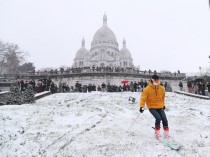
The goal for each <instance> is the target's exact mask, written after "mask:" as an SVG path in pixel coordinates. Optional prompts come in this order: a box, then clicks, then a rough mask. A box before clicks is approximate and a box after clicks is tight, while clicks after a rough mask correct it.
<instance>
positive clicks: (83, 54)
mask: <svg viewBox="0 0 210 157" xmlns="http://www.w3.org/2000/svg"><path fill="white" fill-rule="evenodd" d="M87 55H88V50H87V49H86V48H85V40H84V38H83V39H82V46H81V48H80V49H79V50H78V51H77V53H76V58H85V57H87Z"/></svg>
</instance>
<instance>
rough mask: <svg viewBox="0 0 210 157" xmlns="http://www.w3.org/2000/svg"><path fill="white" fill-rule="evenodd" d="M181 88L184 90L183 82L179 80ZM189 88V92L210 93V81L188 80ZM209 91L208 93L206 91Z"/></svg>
mask: <svg viewBox="0 0 210 157" xmlns="http://www.w3.org/2000/svg"><path fill="white" fill-rule="evenodd" d="M179 87H180V90H181V91H182V90H183V84H182V82H181V81H180V82H179ZM187 88H188V92H189V93H193V94H199V95H208V94H209V93H210V82H204V81H198V82H191V81H188V82H187ZM206 91H208V93H207V92H206Z"/></svg>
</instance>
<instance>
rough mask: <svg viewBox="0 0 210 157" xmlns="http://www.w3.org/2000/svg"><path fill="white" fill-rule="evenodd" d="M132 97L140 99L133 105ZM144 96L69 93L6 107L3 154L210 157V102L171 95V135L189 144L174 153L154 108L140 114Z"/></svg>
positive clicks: (1, 114)
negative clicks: (157, 129) (157, 134)
mask: <svg viewBox="0 0 210 157" xmlns="http://www.w3.org/2000/svg"><path fill="white" fill-rule="evenodd" d="M129 96H132V97H135V98H136V99H137V102H136V103H134V104H132V102H130V101H128V98H129ZM139 97H140V94H139V93H130V92H127V93H98V92H95V93H83V94H80V93H67V94H54V95H51V96H48V97H45V98H43V99H40V100H38V101H37V102H36V103H35V104H25V105H21V106H18V105H17V106H1V110H0V150H1V151H0V156H1V157H4V156H21V157H28V156H43V157H45V156H49V157H51V156H61V157H63V156H72V157H83V156H84V157H102V156H109V157H111V156H113V157H140V156H148V157H152V156H167V157H176V156H185V157H192V156H202V157H205V156H209V154H210V101H209V100H201V99H196V98H191V97H187V96H183V95H178V94H175V93H167V97H166V107H167V109H166V114H167V117H168V121H169V127H170V133H171V136H172V137H173V138H174V139H175V140H176V141H177V142H179V143H180V144H182V145H183V147H182V148H181V150H179V151H174V150H171V149H170V148H168V147H166V146H164V145H163V144H161V143H159V142H158V141H157V140H156V139H155V138H154V134H153V133H154V130H153V129H152V128H151V127H153V126H154V118H153V117H152V115H151V114H150V113H149V111H148V110H145V111H144V113H143V114H140V113H139V111H138V110H139ZM139 114H140V115H139ZM138 115H139V117H138V118H137V120H136V122H135V123H133V122H134V120H135V119H136V117H137V116H138ZM132 124H134V125H132ZM130 126H132V127H131V128H130ZM129 128H130V129H129ZM128 129H129V130H128Z"/></svg>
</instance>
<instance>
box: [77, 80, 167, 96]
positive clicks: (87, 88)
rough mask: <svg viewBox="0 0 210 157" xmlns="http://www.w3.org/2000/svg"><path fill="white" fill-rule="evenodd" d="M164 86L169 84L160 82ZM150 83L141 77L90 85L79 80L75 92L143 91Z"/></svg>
mask: <svg viewBox="0 0 210 157" xmlns="http://www.w3.org/2000/svg"><path fill="white" fill-rule="evenodd" d="M160 84H161V85H162V86H164V87H165V89H168V88H169V86H168V84H167V82H165V83H164V84H163V83H162V82H161V83H160ZM147 85H148V81H147V80H144V81H143V79H141V80H140V81H139V82H136V81H131V82H127V83H123V84H122V85H110V84H105V83H104V82H103V83H102V84H101V85H98V86H96V85H95V84H91V83H90V84H88V85H82V84H81V83H80V82H79V81H77V82H76V84H75V88H74V89H75V90H74V91H75V92H83V93H86V92H91V91H102V92H125V91H131V92H142V91H143V89H144V88H145V87H146V86H147Z"/></svg>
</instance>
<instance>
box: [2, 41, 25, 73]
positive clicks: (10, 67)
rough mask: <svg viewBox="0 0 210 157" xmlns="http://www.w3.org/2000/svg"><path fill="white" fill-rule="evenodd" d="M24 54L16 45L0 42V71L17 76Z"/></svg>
mask: <svg viewBox="0 0 210 157" xmlns="http://www.w3.org/2000/svg"><path fill="white" fill-rule="evenodd" d="M25 55H26V53H25V52H23V51H21V50H20V48H19V46H18V45H17V44H11V43H4V42H2V41H0V69H1V71H4V73H7V74H18V72H19V67H20V65H21V64H22V63H23V62H24V61H25V59H24V56H25Z"/></svg>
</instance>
